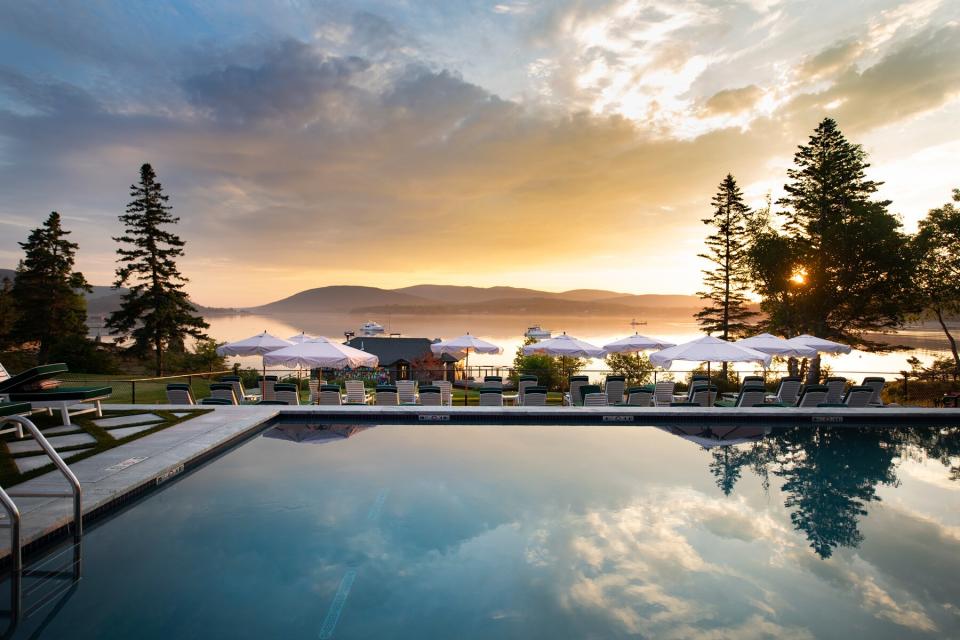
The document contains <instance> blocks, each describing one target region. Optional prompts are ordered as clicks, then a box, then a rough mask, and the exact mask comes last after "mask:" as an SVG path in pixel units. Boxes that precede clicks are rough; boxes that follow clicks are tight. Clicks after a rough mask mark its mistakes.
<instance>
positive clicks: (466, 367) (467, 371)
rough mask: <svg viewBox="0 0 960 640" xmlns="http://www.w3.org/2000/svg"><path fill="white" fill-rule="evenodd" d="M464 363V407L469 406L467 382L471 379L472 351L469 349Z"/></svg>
mask: <svg viewBox="0 0 960 640" xmlns="http://www.w3.org/2000/svg"><path fill="white" fill-rule="evenodd" d="M463 362H464V364H463V406H467V391H468V387H467V382H468V379H469V377H470V349H467V355H466V357H465V358H464V361H463Z"/></svg>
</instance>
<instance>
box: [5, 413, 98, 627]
mask: <svg viewBox="0 0 960 640" xmlns="http://www.w3.org/2000/svg"><path fill="white" fill-rule="evenodd" d="M2 421H3V422H12V423H14V425H16V426H15V427H14V428H13V429H7V430H4V431H0V434H2V433H9V432H12V431H16V433H17V436H18V437H19V438H23V432H24V430H26V431H27V432H29V433H30V435H32V436H33V437H34V439H36V441H37V443H39V445H40V448H41V449H43V452H44V453H45V454H46V455H47V457H48V458H50V460H51V461H52V462H53V464H54V465H56V467H57V469H58V470H59V471H60V473H61V474H62V475H63V477H64V478H66V480H67V483H68V484H69V485H70V490H69V491H23V490H20V491H18V490H13V491H6V490H4V489H3V488H2V487H0V505H2V506H3V508H4V510H5V511H6V512H7V520H6V521H5V522H0V527H9V528H10V562H11V570H12V573H11V589H10V598H11V614H12V618H13V623H14V624H16V619H17V617H18V614H19V611H20V595H21V593H20V592H21V580H22V578H23V576H24V571H23V554H22V547H21V542H20V524H21V516H20V509H18V508H17V505H16V503H15V502H14V501H13V498H73V525H72V529H73V546H74V549H75V553H74V560H73V567H72V571H70V572H69V573H70V575H71V576H72V578H73V579H74V580H77V579H79V577H80V557H79V549H80V539H81V537H82V536H83V506H82V504H83V502H82V489H81V487H80V481H79V480H77V476H76V475H74V473H73V471H71V470H70V467H68V466H67V463H66V462H64V461H63V458H61V457H60V454H59V453H57V451H56V449H54V448H53V446H51V444H50V443H49V442H48V441H47V439H46V437H44V435H43V434H42V433H40V430H39V429H38V428H37V426H36V425H35V424H33V422H31V421H30V420H28V419H27V418H25V417H23V416H17V415H12V416H4V417H3V418H2ZM36 573H39V572H36ZM44 573H46V574H49V575H47V576H46V577H61V576H60V575H59V572H44ZM53 574H57V575H53ZM28 577H31V576H28Z"/></svg>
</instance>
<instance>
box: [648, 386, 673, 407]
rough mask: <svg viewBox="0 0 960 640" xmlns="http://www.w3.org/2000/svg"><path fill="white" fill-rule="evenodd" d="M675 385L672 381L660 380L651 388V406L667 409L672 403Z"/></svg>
mask: <svg viewBox="0 0 960 640" xmlns="http://www.w3.org/2000/svg"><path fill="white" fill-rule="evenodd" d="M676 387H677V383H676V382H674V381H673V380H661V381H660V382H658V383H657V384H655V385H654V386H653V404H655V405H656V406H658V407H669V406H670V405H671V404H672V403H673V391H674V389H676Z"/></svg>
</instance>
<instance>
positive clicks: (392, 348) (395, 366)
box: [347, 336, 460, 382]
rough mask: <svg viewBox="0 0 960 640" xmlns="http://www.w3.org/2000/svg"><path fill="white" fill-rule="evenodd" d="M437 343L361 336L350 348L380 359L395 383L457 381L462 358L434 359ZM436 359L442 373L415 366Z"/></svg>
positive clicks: (419, 339)
mask: <svg viewBox="0 0 960 640" xmlns="http://www.w3.org/2000/svg"><path fill="white" fill-rule="evenodd" d="M431 344H433V341H432V340H430V339H429V338H385V337H368V336H357V337H354V338H350V339H349V340H348V341H347V345H349V346H351V347H353V348H354V349H360V350H361V351H366V352H367V353H372V354H373V355H375V356H377V357H378V358H379V359H380V366H381V367H382V368H383V369H386V370H387V371H389V372H390V377H391V378H392V379H393V380H418V381H419V382H429V381H431V380H438V379H443V378H444V371H446V379H448V380H453V379H454V378H455V371H456V364H457V362H459V360H460V358H458V357H456V356H453V355H449V354H446V353H445V354H442V355H440V356H434V355H433V352H432V351H430V345H431ZM431 356H433V357H434V358H436V359H437V360H439V361H440V362H441V363H442V364H441V366H442V370H434V371H417V370H416V369H415V368H414V367H413V365H414V364H415V363H417V362H419V361H422V360H423V359H424V358H430V357H431Z"/></svg>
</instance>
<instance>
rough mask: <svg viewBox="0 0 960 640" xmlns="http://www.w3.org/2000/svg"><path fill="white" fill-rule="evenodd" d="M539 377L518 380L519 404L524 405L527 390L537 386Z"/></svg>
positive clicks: (521, 377)
mask: <svg viewBox="0 0 960 640" xmlns="http://www.w3.org/2000/svg"><path fill="white" fill-rule="evenodd" d="M537 382H538V380H537V376H520V377H519V378H517V404H521V405H522V404H523V400H524V395H525V394H526V391H527V389H529V388H530V387H535V386H537Z"/></svg>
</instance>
